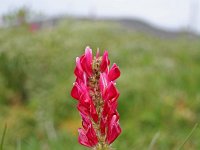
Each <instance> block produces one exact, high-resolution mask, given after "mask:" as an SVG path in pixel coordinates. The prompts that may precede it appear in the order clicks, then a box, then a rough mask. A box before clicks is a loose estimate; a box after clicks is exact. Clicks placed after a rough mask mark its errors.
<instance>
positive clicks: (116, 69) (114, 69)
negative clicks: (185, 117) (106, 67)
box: [108, 63, 120, 81]
mask: <svg viewBox="0 0 200 150" xmlns="http://www.w3.org/2000/svg"><path fill="white" fill-rule="evenodd" d="M119 76H120V70H119V67H118V66H117V65H116V64H115V63H114V64H113V66H112V68H111V69H110V71H109V73H108V79H109V81H114V80H116V79H117V78H118V77H119Z"/></svg>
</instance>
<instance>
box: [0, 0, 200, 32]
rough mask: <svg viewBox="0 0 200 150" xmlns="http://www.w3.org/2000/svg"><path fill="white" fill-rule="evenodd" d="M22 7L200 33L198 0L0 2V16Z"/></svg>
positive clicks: (53, 13)
mask: <svg viewBox="0 0 200 150" xmlns="http://www.w3.org/2000/svg"><path fill="white" fill-rule="evenodd" d="M21 6H27V7H30V8H31V10H33V11H36V12H42V13H44V14H48V15H58V14H72V15H84V16H88V15H91V14H93V15H96V16H97V17H131V18H135V17H136V18H141V19H143V20H146V21H148V22H150V23H152V24H154V25H156V26H159V27H162V28H168V29H172V30H176V29H180V28H186V27H188V26H190V27H193V29H194V30H198V31H199V32H200V0H0V15H2V14H4V13H6V12H8V11H9V10H13V9H16V8H19V7H21Z"/></svg>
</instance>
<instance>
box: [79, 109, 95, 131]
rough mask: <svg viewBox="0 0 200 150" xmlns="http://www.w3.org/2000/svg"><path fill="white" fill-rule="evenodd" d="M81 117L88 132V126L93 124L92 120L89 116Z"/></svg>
mask: <svg viewBox="0 0 200 150" xmlns="http://www.w3.org/2000/svg"><path fill="white" fill-rule="evenodd" d="M81 117H82V126H83V128H84V129H85V130H87V128H88V126H89V125H90V124H91V123H92V122H91V121H90V119H89V118H88V115H85V114H82V113H81Z"/></svg>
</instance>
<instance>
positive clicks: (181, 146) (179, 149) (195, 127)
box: [177, 123, 199, 150]
mask: <svg viewBox="0 0 200 150" xmlns="http://www.w3.org/2000/svg"><path fill="white" fill-rule="evenodd" d="M198 125H199V124H198V123H196V124H195V125H194V127H193V128H192V130H191V132H190V133H189V134H188V136H187V137H186V139H185V140H184V142H183V143H182V144H181V145H180V147H179V148H178V149H177V150H181V149H182V148H183V146H184V145H185V143H186V142H187V141H188V140H189V139H190V137H191V136H192V134H193V133H194V131H195V130H196V129H197V127H198Z"/></svg>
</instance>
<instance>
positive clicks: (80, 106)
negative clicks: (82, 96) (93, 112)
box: [77, 103, 89, 115]
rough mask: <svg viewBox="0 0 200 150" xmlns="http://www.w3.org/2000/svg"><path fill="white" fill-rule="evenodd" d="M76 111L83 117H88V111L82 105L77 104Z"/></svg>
mask: <svg viewBox="0 0 200 150" xmlns="http://www.w3.org/2000/svg"><path fill="white" fill-rule="evenodd" d="M77 109H78V110H79V112H80V113H81V114H83V115H89V111H88V108H87V107H86V106H85V105H83V104H82V103H78V106H77Z"/></svg>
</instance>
